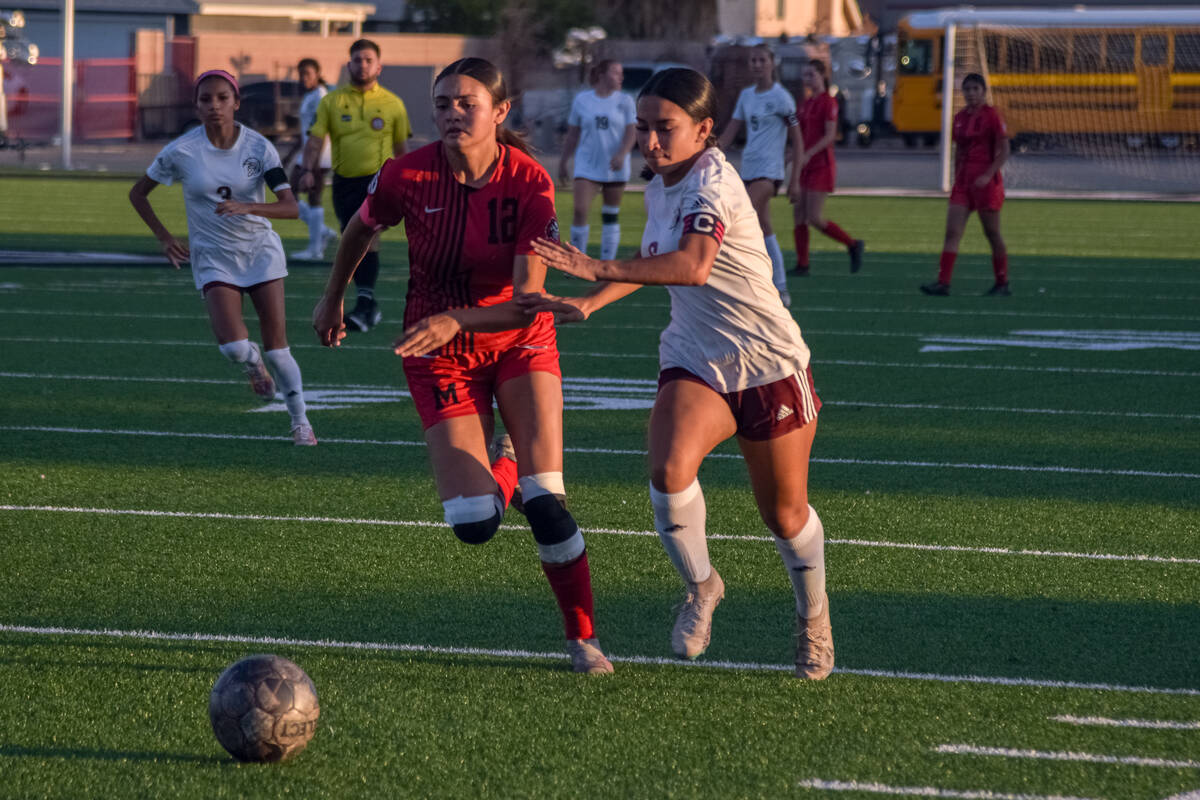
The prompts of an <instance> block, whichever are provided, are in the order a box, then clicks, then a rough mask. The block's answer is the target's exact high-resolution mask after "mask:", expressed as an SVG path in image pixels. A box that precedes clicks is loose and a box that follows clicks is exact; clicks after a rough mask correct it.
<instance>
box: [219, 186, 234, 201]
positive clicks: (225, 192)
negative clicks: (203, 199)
mask: <svg viewBox="0 0 1200 800" xmlns="http://www.w3.org/2000/svg"><path fill="white" fill-rule="evenodd" d="M217 197H220V198H221V199H222V200H228V199H229V198H231V197H233V190H232V189H230V188H229V187H228V186H218V187H217Z"/></svg>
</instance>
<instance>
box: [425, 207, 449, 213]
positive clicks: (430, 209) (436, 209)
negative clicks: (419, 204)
mask: <svg viewBox="0 0 1200 800" xmlns="http://www.w3.org/2000/svg"><path fill="white" fill-rule="evenodd" d="M443 208H445V206H441V207H440V208H430V207H429V206H425V213H426V214H436V213H437V212H439V211H441V210H442V209H443Z"/></svg>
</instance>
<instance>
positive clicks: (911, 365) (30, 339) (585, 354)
mask: <svg viewBox="0 0 1200 800" xmlns="http://www.w3.org/2000/svg"><path fill="white" fill-rule="evenodd" d="M567 330H569V328H567ZM904 335H905V336H908V335H912V336H917V335H918V334H907V333H906V334H904ZM0 342H18V343H35V344H116V345H154V346H164V347H166V346H170V347H213V346H214V345H213V343H212V342H210V341H199V340H162V339H157V340H156V339H85V338H79V339H72V338H63V337H38V336H24V337H7V338H0ZM291 347H292V349H293V350H295V349H305V350H316V349H324V346H323V345H319V344H293V345H292V346H291ZM347 350H361V351H379V352H383V351H387V352H391V350H392V348H391V347H390V346H388V345H374V346H371V345H355V346H353V347H347ZM559 352H560V353H561V354H562V355H564V356H575V357H579V358H611V359H614V360H622V361H627V360H629V359H631V358H637V359H647V360H650V359H653V360H656V361H657V360H658V354H657V353H627V352H612V353H605V352H594V351H585V350H569V349H563V348H561V347H560V348H559ZM826 365H835V366H849V367H895V368H898V369H973V370H986V371H989V372H997V371H1012V372H1053V373H1067V374H1073V375H1143V376H1150V377H1164V378H1198V377H1200V372H1182V371H1170V370H1153V369H1112V368H1100V367H1026V366H1005V365H995V364H930V363H919V362H904V361H863V360H847V359H825V360H814V361H813V366H814V367H816V368H818V369H819V368H821V367H823V366H826Z"/></svg>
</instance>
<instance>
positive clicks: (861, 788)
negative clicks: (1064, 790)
mask: <svg viewBox="0 0 1200 800" xmlns="http://www.w3.org/2000/svg"><path fill="white" fill-rule="evenodd" d="M796 786H797V787H799V788H801V789H822V790H824V791H827V792H864V793H869V794H890V795H901V796H907V797H948V798H959V800H1088V798H1083V797H1071V796H1064V795H1058V794H1006V793H1004V792H996V791H992V790H991V789H939V788H938V787H936V786H888V785H886V784H883V783H873V782H869V781H826V780H821V779H820V778H806V779H804V780H802V781H800V782H799V783H797V784H796Z"/></svg>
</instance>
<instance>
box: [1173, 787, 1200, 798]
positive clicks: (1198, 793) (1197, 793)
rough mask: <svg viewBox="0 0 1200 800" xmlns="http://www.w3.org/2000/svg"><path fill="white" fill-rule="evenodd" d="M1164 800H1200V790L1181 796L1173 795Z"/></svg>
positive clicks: (1184, 793)
mask: <svg viewBox="0 0 1200 800" xmlns="http://www.w3.org/2000/svg"><path fill="white" fill-rule="evenodd" d="M1166 800H1200V789H1196V790H1195V791H1192V792H1183V793H1182V794H1173V795H1171V796H1170V797H1168V798H1166Z"/></svg>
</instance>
